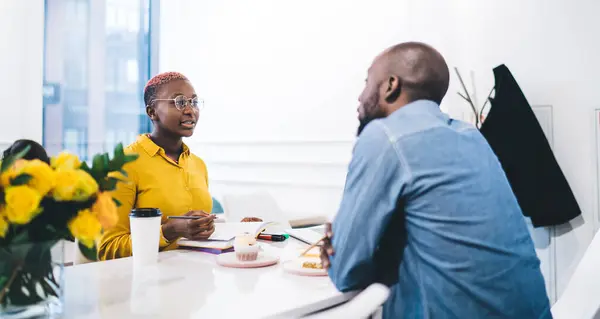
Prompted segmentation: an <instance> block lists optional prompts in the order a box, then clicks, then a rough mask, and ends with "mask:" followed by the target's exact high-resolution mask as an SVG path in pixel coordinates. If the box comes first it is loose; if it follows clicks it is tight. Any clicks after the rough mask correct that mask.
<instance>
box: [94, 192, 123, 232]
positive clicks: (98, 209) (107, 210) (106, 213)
mask: <svg viewBox="0 0 600 319" xmlns="http://www.w3.org/2000/svg"><path fill="white" fill-rule="evenodd" d="M92 211H93V212H94V213H96V216H97V217H98V220H99V221H100V224H101V225H102V228H103V229H109V228H112V227H114V226H115V225H116V224H117V222H118V221H119V215H117V205H116V204H115V201H113V198H112V196H110V194H109V193H107V192H103V193H100V194H98V199H96V202H95V203H94V205H93V206H92Z"/></svg>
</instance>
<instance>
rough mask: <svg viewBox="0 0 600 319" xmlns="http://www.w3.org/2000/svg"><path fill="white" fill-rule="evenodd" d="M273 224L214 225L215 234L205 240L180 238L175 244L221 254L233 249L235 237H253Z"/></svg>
mask: <svg viewBox="0 0 600 319" xmlns="http://www.w3.org/2000/svg"><path fill="white" fill-rule="evenodd" d="M274 224H276V223H273V222H252V223H218V224H217V223H215V232H214V233H213V234H212V235H211V236H210V237H209V238H208V239H207V240H191V239H187V238H180V239H179V240H178V241H177V244H178V245H179V246H180V247H182V248H189V249H195V250H201V251H206V252H210V253H217V254H219V253H222V252H226V251H230V250H231V249H233V240H234V239H235V236H237V235H240V234H243V233H250V234H253V235H254V237H258V235H259V234H260V233H261V232H262V231H264V230H265V229H266V228H267V227H268V226H270V225H274Z"/></svg>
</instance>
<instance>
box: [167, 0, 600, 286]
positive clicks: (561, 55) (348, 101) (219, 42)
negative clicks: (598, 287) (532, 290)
mask: <svg viewBox="0 0 600 319" xmlns="http://www.w3.org/2000/svg"><path fill="white" fill-rule="evenodd" d="M599 11H600V2H597V1H594V0H581V1H578V2H577V5H573V4H570V3H569V2H567V1H562V0H546V1H542V0H530V1H518V0H508V1H507V0H505V1H491V0H460V1H459V0H452V1H450V0H404V1H399V0H369V1H366V0H365V1H348V0H328V1H319V0H305V1H299V2H298V1H296V2H292V1H280V0H256V1H251V2H250V1H244V0H227V1H225V0H223V1H196V0H169V1H163V2H162V6H161V36H160V38H161V46H160V47H161V50H160V69H161V71H167V70H177V71H181V72H184V73H185V74H187V75H188V76H189V77H190V78H191V80H192V81H193V83H194V84H195V86H196V89H197V91H198V93H199V95H201V96H202V97H204V98H205V99H206V110H205V111H204V112H203V113H202V115H201V117H202V118H201V121H200V123H199V126H200V127H199V129H198V130H197V133H196V135H195V136H194V137H193V138H192V139H191V140H190V141H189V143H190V144H191V146H192V147H193V148H194V150H195V151H196V153H198V154H200V155H201V156H203V157H204V158H205V160H206V161H207V163H208V165H209V170H210V174H211V181H212V189H213V192H214V193H215V194H216V195H222V194H223V193H226V192H248V191H254V190H259V189H263V190H267V191H269V192H271V193H272V194H273V195H274V196H275V197H276V199H277V200H278V202H279V204H280V205H281V206H282V208H284V210H285V211H287V212H288V213H289V214H291V215H307V214H318V213H326V214H331V213H333V212H335V209H336V207H337V204H338V201H339V195H340V192H341V188H342V186H343V182H344V177H345V165H346V163H347V161H348V159H349V156H350V152H351V147H352V141H353V137H354V132H355V128H356V125H357V123H356V120H355V116H356V114H355V109H356V105H357V102H356V99H357V96H358V94H359V93H360V91H361V89H362V86H363V80H364V77H365V75H366V69H367V67H368V66H369V64H370V63H371V60H372V58H373V57H374V56H375V55H376V54H377V53H378V52H380V51H381V50H382V49H384V48H385V47H388V46H390V45H393V44H395V43H398V42H402V41H406V40H419V41H425V42H428V43H430V44H432V45H433V46H435V47H437V48H438V49H439V50H440V51H441V52H442V54H444V55H445V56H446V58H447V60H448V62H449V64H450V65H451V66H457V67H459V68H460V70H462V73H463V76H467V78H468V79H467V80H468V81H469V83H471V79H470V77H468V74H469V73H470V72H471V71H472V72H474V77H473V79H472V80H473V82H474V83H475V84H476V86H475V87H476V88H477V91H478V98H479V100H480V102H483V100H484V98H485V95H486V94H487V92H488V91H489V89H490V88H491V87H492V86H493V76H492V68H493V67H495V66H496V65H498V64H500V63H506V64H507V65H508V67H509V68H510V69H511V70H512V71H513V74H514V75H515V77H516V78H517V80H518V81H519V83H520V85H521V87H522V89H523V90H524V92H525V94H526V95H527V97H528V99H529V101H530V103H531V104H533V105H551V106H552V108H551V110H552V111H551V113H552V117H551V118H552V121H551V122H550V125H549V126H550V127H551V130H552V132H551V135H552V139H553V147H554V151H555V154H556V157H557V159H558V161H559V163H560V165H561V167H562V169H563V171H564V173H565V175H566V177H567V179H568V180H569V182H570V184H571V186H572V188H573V190H574V192H575V194H576V197H577V200H578V201H579V204H580V206H581V208H582V209H583V212H584V214H583V217H582V218H580V219H578V220H576V221H574V222H572V223H571V224H569V225H564V226H561V227H558V228H557V229H549V230H543V229H542V230H538V232H540V234H541V237H540V238H541V239H539V238H538V237H537V236H536V241H537V243H536V244H537V245H538V248H539V249H538V253H539V254H540V258H541V259H542V262H543V267H544V273H545V276H546V277H547V278H546V279H547V280H548V283H549V285H550V286H551V289H550V290H554V288H556V290H555V291H554V292H557V293H560V292H561V291H562V289H563V288H564V286H565V285H566V283H567V282H568V279H569V277H570V275H571V272H572V271H573V269H574V267H575V266H576V265H577V263H578V261H579V259H580V258H581V256H582V254H583V252H584V250H585V248H586V247H587V245H588V244H589V242H590V240H591V238H592V235H593V233H594V230H595V224H596V219H597V214H596V211H597V207H596V206H597V205H596V203H597V199H598V196H597V187H596V183H597V181H596V171H595V170H596V169H595V163H596V162H595V161H596V157H595V155H594V154H596V150H595V143H596V141H595V135H594V120H593V117H594V113H593V109H594V108H596V107H600V105H598V104H600V103H599V102H597V97H596V96H595V95H596V94H597V88H598V86H599V84H600V81H598V80H597V74H598V73H599V72H598V71H600V60H598V59H597V57H598V56H600V43H599V42H598V41H594V40H593V39H597V38H598V32H599V31H598V30H600V20H597V19H594V18H595V17H594V14H595V13H596V12H599ZM451 85H452V88H451V90H450V93H449V95H448V96H447V98H446V99H445V101H444V103H443V106H442V107H443V109H444V110H447V111H449V112H450V113H451V114H452V115H453V116H455V117H458V118H468V116H469V113H468V108H467V105H466V104H465V103H464V102H463V101H461V100H460V98H458V96H457V95H456V94H455V92H456V91H457V90H458V86H457V81H456V78H454V77H453V82H452V83H451ZM544 236H545V237H546V238H544ZM544 241H548V243H544ZM554 292H551V297H553V294H554Z"/></svg>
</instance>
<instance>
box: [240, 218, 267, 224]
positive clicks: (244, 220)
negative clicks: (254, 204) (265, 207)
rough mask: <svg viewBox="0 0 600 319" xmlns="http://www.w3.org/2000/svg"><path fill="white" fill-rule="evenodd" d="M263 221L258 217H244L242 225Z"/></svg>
mask: <svg viewBox="0 0 600 319" xmlns="http://www.w3.org/2000/svg"><path fill="white" fill-rule="evenodd" d="M262 221H263V220H262V219H260V218H258V217H244V218H242V223H252V222H262Z"/></svg>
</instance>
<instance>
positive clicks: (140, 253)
mask: <svg viewBox="0 0 600 319" xmlns="http://www.w3.org/2000/svg"><path fill="white" fill-rule="evenodd" d="M161 216H162V213H161V212H160V209H158V208H134V209H132V210H131V213H130V214H129V223H130V227H131V246H132V253H133V262H134V263H135V264H138V265H147V264H153V263H156V261H157V260H158V245H159V241H160V219H161Z"/></svg>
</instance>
